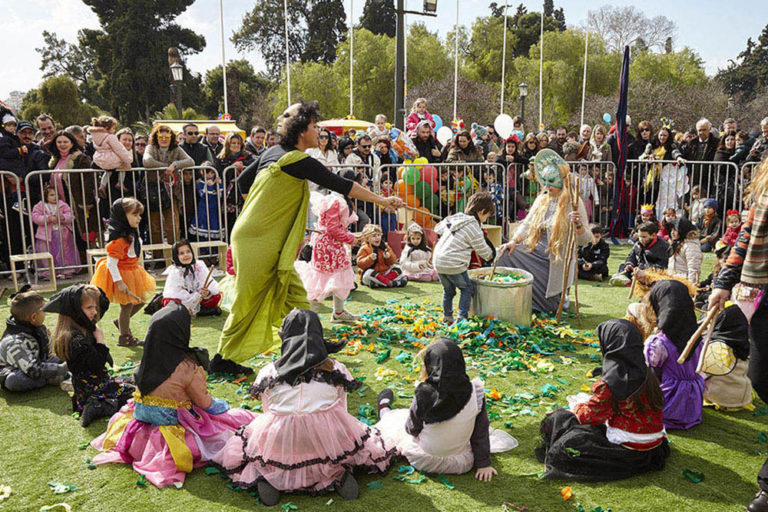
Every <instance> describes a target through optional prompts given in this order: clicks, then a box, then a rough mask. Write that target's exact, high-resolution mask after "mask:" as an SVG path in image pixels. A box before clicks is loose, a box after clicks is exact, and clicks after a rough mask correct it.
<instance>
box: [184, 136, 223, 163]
mask: <svg viewBox="0 0 768 512" xmlns="http://www.w3.org/2000/svg"><path fill="white" fill-rule="evenodd" d="M179 147H180V148H181V149H183V150H184V152H185V153H186V154H187V155H188V156H189V157H190V158H191V159H192V160H194V161H195V166H200V165H203V163H205V162H211V163H213V161H214V158H216V155H214V154H212V153H211V151H210V150H209V149H208V146H206V145H205V144H202V143H200V142H195V143H194V144H187V142H186V141H184V142H183V143H182V144H180V145H179Z"/></svg>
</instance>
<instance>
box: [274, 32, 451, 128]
mask: <svg viewBox="0 0 768 512" xmlns="http://www.w3.org/2000/svg"><path fill="white" fill-rule="evenodd" d="M409 28H410V30H409V34H408V88H409V89H410V88H411V87H416V86H418V85H419V84H420V83H422V82H424V81H425V80H428V79H432V80H439V79H440V78H443V77H445V76H447V75H450V76H453V59H452V58H451V57H450V56H449V54H448V53H447V52H446V51H445V49H444V48H443V45H442V44H441V42H440V39H439V38H438V37H437V34H435V33H432V32H429V31H428V30H427V29H426V28H425V27H424V25H421V24H414V25H412V26H411V27H409ZM394 54H395V41H394V39H393V38H390V37H387V36H385V35H376V34H373V33H371V32H370V31H368V30H366V29H356V30H355V62H354V82H353V83H354V115H355V117H357V118H358V119H369V120H372V119H373V117H374V116H375V115H376V114H379V113H383V114H385V115H386V116H387V117H388V118H390V119H391V118H392V112H393V110H394V94H393V89H392V77H393V76H394V75H395V62H394ZM336 55H337V58H336V61H335V62H334V63H333V64H319V63H314V62H307V63H296V64H293V65H292V66H291V95H292V97H291V100H292V101H296V100H297V99H299V98H304V99H307V100H317V101H318V102H319V104H320V107H321V109H322V113H323V116H324V117H325V118H334V117H343V116H346V115H347V114H349V41H344V42H342V43H341V44H340V45H339V48H338V51H337V54H336ZM409 97H413V98H415V96H412V95H410V94H409ZM271 98H272V99H273V100H274V108H273V114H274V115H278V114H279V113H281V112H282V111H283V110H284V109H285V106H286V102H287V93H286V89H285V83H284V81H281V83H280V85H279V86H278V88H277V89H276V90H275V91H274V92H273V94H272V96H271Z"/></svg>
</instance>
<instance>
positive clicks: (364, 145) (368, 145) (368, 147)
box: [360, 144, 371, 149]
mask: <svg viewBox="0 0 768 512" xmlns="http://www.w3.org/2000/svg"><path fill="white" fill-rule="evenodd" d="M360 147H361V148H362V149H371V145H370V144H360Z"/></svg>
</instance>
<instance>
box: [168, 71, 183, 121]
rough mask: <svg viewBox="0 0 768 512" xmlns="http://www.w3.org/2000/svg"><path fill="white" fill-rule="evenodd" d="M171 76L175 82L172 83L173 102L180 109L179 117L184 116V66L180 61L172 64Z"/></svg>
mask: <svg viewBox="0 0 768 512" xmlns="http://www.w3.org/2000/svg"><path fill="white" fill-rule="evenodd" d="M170 67H171V76H172V78H173V83H172V84H171V91H172V92H173V100H174V101H173V103H174V104H175V105H176V110H178V111H179V117H182V116H183V114H182V113H183V112H184V107H183V105H182V103H181V82H182V80H183V79H184V66H182V65H181V63H179V62H178V61H176V62H173V63H172V64H171V66H170Z"/></svg>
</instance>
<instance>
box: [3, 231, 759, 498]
mask: <svg viewBox="0 0 768 512" xmlns="http://www.w3.org/2000/svg"><path fill="white" fill-rule="evenodd" d="M611 248H612V251H613V255H612V257H611V260H610V264H611V269H612V270H615V269H616V267H617V266H618V264H619V262H620V261H623V259H624V257H625V256H626V254H627V252H628V250H629V248H628V246H621V247H615V246H612V247H611ZM712 261H713V260H712V256H711V255H708V256H707V258H706V259H705V263H704V269H705V273H707V272H708V271H709V269H710V268H711V265H712ZM440 295H441V287H440V285H439V284H438V283H428V284H415V283H411V284H409V285H408V286H407V287H405V288H403V289H397V290H385V291H382V290H371V289H367V288H361V289H359V290H358V291H356V292H354V293H353V294H352V299H351V300H350V302H349V303H348V307H349V309H350V310H352V311H353V312H356V313H362V312H364V311H366V310H369V309H372V308H375V307H380V306H386V307H388V308H390V309H392V308H397V307H399V306H402V305H403V304H409V303H410V304H415V305H416V306H419V307H420V306H423V307H424V308H425V309H426V310H427V311H430V312H432V313H436V310H435V308H436V306H437V305H438V304H439V303H440ZM626 297H627V289H626V288H611V287H609V286H608V284H607V283H595V282H586V281H582V282H580V286H579V298H580V299H581V313H582V315H583V318H582V329H584V330H587V331H591V330H594V328H595V327H596V326H597V325H598V324H599V323H600V322H602V321H604V320H607V319H610V318H616V317H622V316H623V315H624V311H625V309H626V306H627V303H628V301H627V298H626ZM5 298H7V296H6V297H5ZM392 299H396V300H398V301H399V302H397V303H391V304H389V305H386V302H387V301H390V300H392ZM327 306H328V307H324V308H323V311H322V312H321V314H322V316H323V319H324V321H327V320H328V318H329V313H330V309H329V306H330V301H329V302H328V303H327ZM117 310H118V308H116V307H113V308H112V309H110V311H109V312H108V314H107V315H106V318H105V319H104V320H103V321H102V323H101V326H102V328H103V329H104V331H105V333H106V338H107V344H108V345H109V346H110V348H111V350H112V354H113V356H114V359H115V362H116V364H121V363H125V362H126V361H134V362H137V363H138V361H139V360H140V358H141V348H120V347H117V333H116V331H115V329H114V327H113V326H112V320H113V319H114V318H115V317H116V315H117ZM7 315H8V308H7V305H6V304H5V301H3V306H2V307H0V318H5V317H6V316H7ZM148 319H149V317H148V316H147V315H143V314H139V315H137V316H136V317H135V320H134V322H133V331H134V333H135V334H136V335H137V336H142V335H143V334H144V333H145V331H146V326H147V321H148ZM224 320H225V317H223V316H222V317H219V318H200V319H196V320H195V321H194V327H193V330H192V336H193V339H192V343H193V345H195V346H201V347H206V348H208V349H209V350H210V351H211V352H212V353H213V352H215V349H216V346H217V342H218V337H219V333H220V331H221V328H222V326H223V324H224ZM567 321H568V322H569V323H570V325H571V326H572V327H573V328H578V326H577V322H576V320H575V318H572V317H569V318H567ZM54 323H55V316H54V315H50V316H49V317H48V318H47V320H46V324H47V325H48V326H49V327H50V328H53V326H54ZM414 326H415V324H414ZM326 327H330V324H327V325H326ZM327 334H328V336H331V337H333V336H338V335H339V334H338V332H337V333H336V334H331V332H330V331H327ZM587 336H589V333H588V334H587ZM374 338H375V333H374ZM566 338H567V337H566ZM373 341H376V340H375V339H373ZM534 341H535V340H534ZM567 341H568V340H567V339H565V340H564V343H565V344H566V345H568V343H567ZM389 347H390V349H391V354H390V357H388V358H386V359H384V360H383V361H382V362H381V363H377V362H376V358H377V357H379V356H380V355H381V353H382V352H383V348H385V346H384V345H381V344H376V346H375V347H374V350H373V352H369V351H367V350H361V351H360V352H359V353H356V354H353V355H348V354H341V355H339V359H340V360H341V361H342V362H344V363H345V364H347V365H348V367H349V368H350V369H351V370H352V371H353V373H354V374H355V375H356V376H357V377H365V381H364V384H365V386H366V388H365V390H364V391H362V392H354V393H350V394H349V411H350V412H351V413H352V414H354V415H356V416H358V415H359V414H360V412H361V406H363V405H369V406H373V407H374V408H375V401H376V395H377V393H378V392H379V391H380V390H381V389H382V388H383V387H385V386H391V387H396V389H398V392H399V393H400V394H405V395H408V391H409V388H412V386H413V384H412V382H405V381H404V378H405V377H406V376H408V377H410V378H413V377H416V376H417V372H416V371H415V370H413V371H412V367H411V364H410V362H409V360H408V357H407V356H400V358H399V359H398V358H397V356H398V355H399V354H400V353H401V352H406V353H408V354H411V355H414V354H415V352H416V348H414V347H412V346H403V345H401V344H400V343H399V340H397V341H396V342H392V343H389ZM573 348H574V350H573V351H571V350H570V349H568V348H564V349H562V350H560V351H558V352H557V353H556V354H555V355H551V356H542V357H541V360H543V361H545V362H549V363H552V365H553V366H554V371H552V372H547V371H545V370H539V371H533V372H531V371H527V370H525V369H520V370H511V371H506V372H504V371H497V370H498V369H494V358H496V357H497V356H498V357H501V354H500V353H497V352H488V353H487V354H483V353H482V352H483V351H482V349H479V350H475V351H474V352H473V353H472V358H471V360H470V364H469V366H470V375H471V376H473V377H474V376H476V375H478V374H480V373H482V374H483V375H484V377H485V382H486V387H487V388H488V389H489V390H490V389H494V388H495V389H496V390H498V392H499V393H501V394H503V395H505V396H507V397H509V396H521V395H516V394H523V393H530V394H531V395H533V396H534V398H533V399H532V400H529V402H530V403H531V405H530V407H526V408H527V409H528V411H526V413H520V409H519V408H518V409H517V412H515V413H510V409H507V408H506V407H500V406H499V402H496V403H494V402H493V401H489V404H490V411H491V412H492V413H493V412H495V413H496V414H498V415H499V416H498V417H496V416H492V417H493V420H492V425H493V426H494V427H495V428H501V429H504V430H506V431H507V432H509V433H511V434H512V435H514V436H515V437H516V438H517V439H518V441H519V442H520V446H519V447H518V448H516V449H515V450H512V451H510V452H507V453H504V454H497V455H494V456H493V461H494V467H495V468H496V469H497V470H498V472H499V475H498V476H497V477H494V479H493V481H492V482H490V483H481V482H478V481H477V480H475V479H474V478H473V474H466V475H448V476H446V478H447V481H448V482H449V483H450V484H451V485H452V486H454V489H449V487H448V486H447V485H446V484H445V483H443V482H441V480H440V478H439V476H438V475H426V479H425V480H424V481H423V482H422V483H418V484H411V483H405V482H400V481H397V480H395V479H394V478H393V477H394V476H397V475H398V473H397V472H396V470H397V469H398V468H399V466H400V465H407V461H405V460H403V459H401V461H400V462H399V463H398V464H396V465H395V466H394V467H393V469H392V470H391V471H390V472H389V473H388V474H386V475H362V474H358V475H357V476H358V481H359V482H360V486H361V493H360V498H359V499H358V500H356V501H352V502H347V501H344V500H343V499H341V498H340V497H339V496H338V495H336V494H329V495H327V496H321V497H317V498H310V497H305V496H289V495H285V496H283V498H282V500H281V502H280V506H279V507H276V508H275V510H281V509H280V507H284V508H283V510H289V509H290V507H287V508H285V505H286V504H288V503H289V502H290V503H291V504H293V505H294V506H295V507H297V509H296V510H299V511H301V510H329V511H333V510H336V511H339V512H341V511H362V510H366V511H368V510H392V511H404V512H417V511H418V512H422V511H430V510H445V511H478V510H487V511H491V510H493V511H499V510H502V503H503V502H509V503H513V504H515V505H516V506H518V507H523V506H525V507H528V510H531V511H535V510H542V511H547V512H549V511H561V510H564V511H576V510H579V509H578V508H577V503H581V505H582V506H583V509H584V510H586V511H590V510H599V509H598V507H602V510H606V509H608V508H610V509H611V510H613V511H614V512H618V511H621V512H624V511H644V512H645V511H658V512H666V511H673V510H674V511H705V510H706V511H713V512H714V511H734V512H735V511H742V510H744V507H745V504H746V503H748V502H749V500H750V499H751V497H752V495H753V494H754V492H755V491H756V489H757V485H756V475H757V472H758V470H759V469H760V467H761V465H762V464H763V461H764V460H765V456H766V455H767V454H766V453H765V452H768V444H766V442H765V440H766V439H768V436H761V433H762V432H763V431H768V427H767V426H766V423H768V415H762V414H759V413H758V414H755V413H752V412H747V411H742V412H737V413H722V412H716V411H714V410H712V409H706V410H705V412H704V422H703V424H702V425H700V426H698V427H696V428H694V429H692V430H690V431H688V432H671V433H670V434H669V439H670V442H671V448H672V452H671V455H670V457H669V459H668V461H667V467H666V469H665V470H663V471H661V472H655V473H650V474H646V475H641V476H637V477H634V478H631V479H628V480H624V481H619V482H606V483H578V482H567V481H546V480H540V479H538V478H537V476H536V473H538V472H540V471H542V469H543V466H542V464H540V463H539V462H538V461H537V460H536V458H535V456H534V453H533V449H534V447H535V446H536V445H537V444H538V438H539V436H538V424H539V422H540V421H541V419H542V418H543V416H544V414H545V413H546V411H548V410H550V409H551V408H552V407H554V406H555V405H560V406H563V405H565V404H566V403H567V402H566V396H567V395H569V394H575V393H577V392H579V391H581V389H582V386H583V385H590V384H591V382H590V379H588V378H587V377H586V373H587V371H588V370H590V369H591V368H593V367H594V366H596V365H597V364H599V350H598V349H597V348H595V347H594V346H587V345H578V344H577V345H574V346H573ZM563 357H565V359H563ZM521 358H522V359H523V360H525V361H528V362H529V363H530V362H532V361H533V362H536V361H537V360H536V359H535V358H532V357H531V355H530V354H528V353H526V354H522V355H521ZM270 360H271V357H270V356H262V357H259V358H254V360H252V361H250V362H249V364H251V365H252V366H253V367H254V368H257V369H258V368H259V367H260V366H263V365H264V364H266V363H267V362H268V361H270ZM401 361H402V362H401ZM379 368H382V369H386V370H394V371H395V372H397V375H395V376H389V377H385V378H383V380H377V378H376V374H377V370H378V369H379ZM558 379H559V380H558ZM547 385H549V387H548V389H549V390H550V392H549V393H548V394H547V395H546V396H541V394H542V391H541V390H542V388H543V387H544V386H547ZM554 388H557V389H556V391H553V389H554ZM246 389H247V385H241V386H238V385H236V384H231V383H227V382H212V389H211V392H212V393H213V394H214V395H215V396H217V397H220V398H224V399H227V400H228V401H229V402H230V403H231V404H232V405H233V406H234V407H237V406H241V405H247V406H249V407H253V408H257V407H258V402H257V401H255V400H253V399H250V398H249V397H248V396H247V393H246V392H245V390H246ZM531 395H522V396H531ZM539 402H541V403H539ZM409 403H410V400H409V399H408V398H397V399H396V403H395V405H396V406H398V407H408V405H409ZM755 405H756V410H757V411H762V412H768V410H767V409H765V405H764V404H763V403H762V402H760V401H756V403H755ZM363 411H366V409H365V408H364V409H363ZM529 413H530V414H534V416H530V415H528V414H529ZM105 426H106V419H103V420H99V421H96V422H94V423H93V424H92V425H91V426H89V427H88V428H85V429H83V428H81V427H80V424H79V422H78V421H77V420H76V419H75V418H73V417H72V412H71V404H70V400H69V397H68V396H67V395H66V394H65V393H64V392H63V391H61V390H60V389H59V388H56V387H48V388H46V389H44V390H41V391H37V392H33V393H29V394H24V395H19V394H10V393H8V392H5V391H0V486H3V485H9V486H11V488H12V490H13V492H12V495H11V497H10V498H9V499H7V500H5V501H1V502H0V510H9V511H10V510H13V511H22V510H24V511H38V510H40V509H41V507H43V506H45V505H51V504H54V503H58V502H66V503H69V504H70V505H72V507H73V510H88V511H117V510H121V511H122V510H136V511H144V510H146V511H150V510H153V511H154V510H179V511H181V510H184V511H202V510H216V511H218V510H223V511H234V510H249V509H252V508H254V507H261V505H258V504H257V500H256V498H254V497H252V496H249V495H248V494H247V493H245V492H242V491H240V492H238V491H236V490H233V489H231V488H230V487H227V485H226V484H227V482H226V481H225V480H223V479H221V478H220V476H218V475H207V474H206V472H205V471H204V470H203V469H198V470H195V471H193V472H192V473H191V474H190V475H189V476H188V477H187V480H186V482H185V484H184V486H183V488H182V489H175V488H173V487H171V488H165V489H156V488H155V487H153V486H152V485H151V484H147V485H145V486H139V485H137V481H138V480H139V475H138V474H137V473H135V472H134V471H133V470H132V469H131V468H130V467H129V466H127V465H117V464H116V465H109V466H99V467H98V468H95V469H90V468H89V464H88V461H89V460H90V458H91V457H93V456H94V455H95V454H96V451H95V450H94V449H92V448H90V447H84V446H85V443H88V442H89V441H91V440H92V439H93V438H95V437H96V436H97V435H99V434H100V433H101V432H103V431H104V429H105ZM760 441H762V442H760ZM83 447H84V448H83ZM81 448H82V449H81ZM761 452H762V454H761ZM685 469H689V470H692V471H695V472H700V473H703V474H704V480H703V481H702V482H701V483H692V482H691V481H689V480H687V479H686V478H684V477H683V474H682V473H683V470H685ZM416 476H417V475H415V474H414V475H411V476H409V477H407V478H408V479H411V480H416V481H418V480H419V479H418V478H415V477H416ZM51 481H56V482H61V483H68V484H72V485H74V486H76V487H77V490H75V491H73V492H69V493H67V494H62V495H58V494H54V493H53V492H52V491H51V490H50V488H49V486H48V482H51ZM377 482H378V483H377ZM566 486H570V487H571V488H572V489H573V498H571V500H570V501H567V502H566V501H563V499H562V497H561V495H560V490H561V489H562V488H564V487H566ZM330 500H333V501H332V502H331V501H330ZM510 510H515V509H513V508H510Z"/></svg>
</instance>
